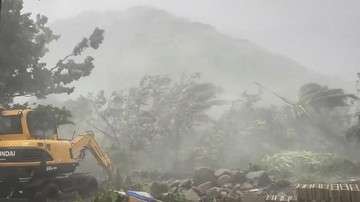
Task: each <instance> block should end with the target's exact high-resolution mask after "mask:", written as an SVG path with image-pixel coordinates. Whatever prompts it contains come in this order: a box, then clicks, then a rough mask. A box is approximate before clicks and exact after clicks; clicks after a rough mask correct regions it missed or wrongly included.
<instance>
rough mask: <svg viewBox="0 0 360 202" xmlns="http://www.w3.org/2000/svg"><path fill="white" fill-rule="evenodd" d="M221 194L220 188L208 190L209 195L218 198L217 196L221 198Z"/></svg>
mask: <svg viewBox="0 0 360 202" xmlns="http://www.w3.org/2000/svg"><path fill="white" fill-rule="evenodd" d="M220 192H221V188H220V187H212V188H211V189H208V191H207V195H210V196H213V197H217V196H219V194H220Z"/></svg>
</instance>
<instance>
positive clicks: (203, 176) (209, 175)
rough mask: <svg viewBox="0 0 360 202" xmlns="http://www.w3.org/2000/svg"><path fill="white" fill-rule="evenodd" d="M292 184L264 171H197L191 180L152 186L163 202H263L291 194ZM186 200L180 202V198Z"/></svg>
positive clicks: (166, 182)
mask: <svg viewBox="0 0 360 202" xmlns="http://www.w3.org/2000/svg"><path fill="white" fill-rule="evenodd" d="M289 190H291V189H290V182H288V181H284V180H279V181H276V180H274V179H272V178H271V176H269V174H268V173H267V172H266V171H264V170H252V171H251V170H248V171H241V170H230V169H218V170H213V169H210V168H206V167H204V168H198V169H196V170H195V172H194V175H193V177H192V178H189V179H183V180H167V181H161V182H153V183H152V184H151V185H150V192H151V194H152V195H153V196H154V197H156V198H158V199H159V200H162V201H194V202H195V201H196V202H198V201H200V202H208V201H209V202H210V201H224V202H258V201H259V202H260V201H261V202H263V201H264V198H265V195H266V194H267V193H279V192H288V191H289ZM181 197H182V198H183V199H181V200H178V199H179V198H181Z"/></svg>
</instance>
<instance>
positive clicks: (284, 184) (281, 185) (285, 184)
mask: <svg viewBox="0 0 360 202" xmlns="http://www.w3.org/2000/svg"><path fill="white" fill-rule="evenodd" d="M290 185H291V182H290V181H288V180H279V181H277V182H276V183H275V186H277V187H279V188H285V187H288V186H290Z"/></svg>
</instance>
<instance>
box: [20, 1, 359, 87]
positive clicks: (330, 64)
mask: <svg viewBox="0 0 360 202" xmlns="http://www.w3.org/2000/svg"><path fill="white" fill-rule="evenodd" d="M359 4H360V3H359V1H356V0H345V1H337V0H324V1H312V0H304V1H291V0H221V1H220V0H199V1H192V0H184V1H176V0H122V1H118V0H104V1H101V2H99V1H93V0H87V1H85V0H77V1H68V0H65V1H64V0H51V1H35V0H34V1H33V0H26V1H25V8H26V9H27V10H31V11H35V12H40V13H43V14H46V15H47V16H49V19H50V20H51V22H54V21H56V20H58V19H66V18H68V17H71V16H76V15H78V14H79V13H81V12H83V11H88V10H101V11H107V10H126V9H127V8H129V7H132V6H139V5H150V6H154V7H156V8H160V9H164V10H166V11H169V12H170V13H173V14H175V15H177V16H179V17H184V18H188V19H191V20H193V21H198V22H202V23H206V24H210V25H213V26H215V27H216V28H217V29H218V30H219V31H220V32H223V33H226V34H229V35H231V36H233V37H236V38H242V39H248V40H251V41H253V42H255V43H257V44H259V45H260V46H263V47H265V48H267V49H269V50H271V51H273V52H275V53H280V54H283V55H286V56H289V57H291V58H293V59H295V60H296V61H298V62H300V63H301V64H303V65H305V66H306V67H307V68H309V69H311V70H314V71H317V72H319V73H321V74H327V75H331V76H336V77H341V78H342V79H344V80H346V81H352V80H353V79H354V78H353V76H352V75H354V73H355V72H356V71H357V70H358V69H359V67H358V63H359V60H360V59H359V58H360V57H359V52H360V51H359V50H360V42H359V38H358V36H359V34H360V33H359V32H360V31H359V28H358V26H357V22H358V21H359V18H360V14H359V12H358V8H359V6H360V5H359Z"/></svg>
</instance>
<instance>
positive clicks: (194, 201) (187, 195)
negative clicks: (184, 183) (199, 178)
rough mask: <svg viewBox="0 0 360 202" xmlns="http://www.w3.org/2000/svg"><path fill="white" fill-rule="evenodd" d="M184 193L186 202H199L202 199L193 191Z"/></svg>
mask: <svg viewBox="0 0 360 202" xmlns="http://www.w3.org/2000/svg"><path fill="white" fill-rule="evenodd" d="M182 193H183V194H184V197H185V199H186V201H192V202H199V201H200V199H201V198H200V196H199V195H198V194H197V193H196V192H195V191H194V190H193V189H189V190H185V191H183V192H182Z"/></svg>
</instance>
